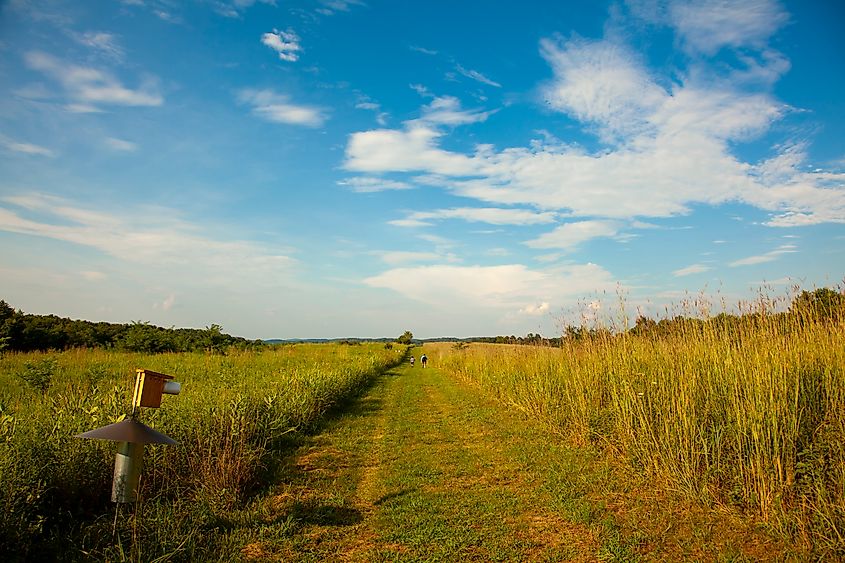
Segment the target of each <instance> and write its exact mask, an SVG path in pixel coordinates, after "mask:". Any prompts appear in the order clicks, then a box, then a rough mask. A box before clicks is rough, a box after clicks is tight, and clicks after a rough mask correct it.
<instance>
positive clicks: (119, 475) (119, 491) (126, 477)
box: [111, 442, 144, 502]
mask: <svg viewBox="0 0 845 563" xmlns="http://www.w3.org/2000/svg"><path fill="white" fill-rule="evenodd" d="M143 461H144V444H136V443H133V442H120V444H119V446H118V448H117V454H116V455H115V456H114V479H113V480H112V488H111V500H112V502H135V500H136V499H137V498H138V483H139V481H140V478H141V465H142V464H143Z"/></svg>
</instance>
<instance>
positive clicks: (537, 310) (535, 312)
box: [519, 301, 550, 316]
mask: <svg viewBox="0 0 845 563" xmlns="http://www.w3.org/2000/svg"><path fill="white" fill-rule="evenodd" d="M549 308H550V307H549V304H548V303H547V302H545V301H544V302H543V303H540V304H538V305H527V306H525V307H523V308H522V309H520V310H519V312H520V313H522V314H523V315H531V316H540V315H544V314H546V313H548V312H549Z"/></svg>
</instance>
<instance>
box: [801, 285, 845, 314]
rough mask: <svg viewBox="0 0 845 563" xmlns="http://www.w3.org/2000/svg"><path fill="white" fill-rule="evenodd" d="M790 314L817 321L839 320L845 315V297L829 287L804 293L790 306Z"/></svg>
mask: <svg viewBox="0 0 845 563" xmlns="http://www.w3.org/2000/svg"><path fill="white" fill-rule="evenodd" d="M789 312H790V313H795V314H800V315H810V316H812V317H815V318H817V319H833V318H839V317H842V316H843V314H845V295H842V294H841V293H839V292H838V291H835V290H833V289H830V288H829V287H820V288H819V289H817V290H815V291H802V292H801V294H800V295H798V297H796V298H795V300H794V301H793V302H792V305H790V307H789Z"/></svg>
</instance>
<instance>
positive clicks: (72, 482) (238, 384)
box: [0, 344, 406, 561]
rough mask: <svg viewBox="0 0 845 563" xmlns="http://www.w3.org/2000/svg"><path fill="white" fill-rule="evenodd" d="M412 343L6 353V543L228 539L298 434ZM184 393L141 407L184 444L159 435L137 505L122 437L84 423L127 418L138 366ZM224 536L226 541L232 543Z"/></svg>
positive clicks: (179, 547)
mask: <svg viewBox="0 0 845 563" xmlns="http://www.w3.org/2000/svg"><path fill="white" fill-rule="evenodd" d="M405 350H406V348H405V347H404V346H397V347H395V348H387V347H385V345H384V344H363V345H341V344H331V345H306V344H302V345H291V346H282V347H267V348H266V349H264V350H258V351H235V350H231V351H230V352H229V353H228V354H226V355H223V354H209V353H167V354H155V355H145V354H133V353H127V352H115V351H106V350H84V349H78V350H69V351H65V352H53V353H41V352H31V353H15V352H6V353H4V354H3V355H2V357H0V554H2V559H3V560H4V561H10V560H56V559H61V560H81V559H88V558H94V559H97V560H114V561H121V560H135V561H141V560H143V561H151V560H155V559H156V558H158V557H163V558H165V559H166V558H168V557H169V556H170V555H172V554H175V553H180V554H181V555H180V557H179V558H180V559H182V560H185V559H202V560H207V559H211V558H214V559H216V558H217V557H219V556H220V553H222V552H225V545H221V542H223V544H225V542H226V541H227V539H226V534H225V533H223V534H207V533H205V532H207V530H208V529H211V528H214V529H223V530H225V529H226V528H227V522H230V520H231V519H232V518H233V517H235V516H233V515H237V513H238V510H239V509H240V508H242V507H243V506H244V503H245V501H246V500H247V499H248V498H249V497H250V496H251V495H253V494H255V493H257V492H259V491H260V490H261V489H262V487H263V486H265V485H266V484H268V483H269V482H271V481H272V480H273V471H274V464H276V463H277V462H278V457H279V455H280V452H282V453H283V452H284V451H285V448H286V447H288V446H287V442H288V441H290V440H292V439H295V437H296V436H297V435H301V434H302V433H303V432H306V431H308V430H309V429H310V428H311V427H313V426H314V425H315V424H317V423H318V422H319V421H320V420H321V419H322V418H323V417H324V416H325V415H326V414H327V413H328V412H329V411H330V410H331V409H333V408H335V407H337V406H338V405H339V404H341V403H343V402H344V401H345V400H346V399H347V398H349V397H350V396H354V395H355V394H357V393H358V392H360V391H361V390H362V389H363V388H365V387H366V386H367V385H368V384H369V382H370V381H371V380H372V378H373V377H374V376H376V375H378V374H380V373H382V372H384V371H385V370H386V369H388V368H389V367H391V366H393V365H395V364H396V363H397V362H399V361H401V359H402V357H403V356H404V354H405ZM136 368H145V369H150V370H154V371H158V372H162V373H166V374H169V375H172V376H174V377H175V379H176V380H177V381H179V382H181V383H182V384H183V390H182V393H181V394H180V395H178V396H165V398H164V400H163V404H162V407H161V408H160V409H142V412H141V414H140V420H141V421H143V422H144V423H146V424H148V425H150V426H152V427H154V428H155V429H157V430H159V431H161V432H163V433H165V434H167V435H169V436H170V437H172V438H173V439H175V440H176V441H177V442H178V445H176V446H147V448H146V453H145V458H144V469H143V475H142V480H141V493H140V501H139V502H138V503H137V505H130V506H126V507H119V508H118V509H116V508H115V505H113V504H112V503H111V501H110V493H111V480H112V471H113V464H114V454H115V451H116V444H115V443H114V442H103V441H91V440H82V439H78V438H74V435H76V434H78V433H80V432H84V431H87V430H91V429H94V428H98V427H100V426H105V425H107V424H110V423H113V422H116V421H118V420H120V419H122V418H123V417H124V416H125V415H126V414H127V412H128V410H129V405H130V403H131V397H132V391H133V386H134V378H135V369H136ZM221 550H223V551H222V552H221Z"/></svg>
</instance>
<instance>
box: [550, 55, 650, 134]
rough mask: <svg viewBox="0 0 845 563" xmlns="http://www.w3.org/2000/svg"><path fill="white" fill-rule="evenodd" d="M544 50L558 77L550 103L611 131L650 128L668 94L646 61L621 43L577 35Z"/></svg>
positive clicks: (556, 77) (627, 131)
mask: <svg viewBox="0 0 845 563" xmlns="http://www.w3.org/2000/svg"><path fill="white" fill-rule="evenodd" d="M540 53H541V54H542V56H543V58H545V59H546V61H548V63H549V64H550V65H551V66H552V69H553V70H554V73H555V79H554V80H553V81H552V82H550V83H549V84H547V85H546V87H545V89H544V94H545V98H546V101H547V102H548V103H549V104H550V105H551V106H552V107H553V108H555V109H557V110H559V111H563V112H566V113H569V114H572V115H573V116H574V117H576V118H578V119H580V120H581V121H586V122H594V123H598V124H600V126H601V127H602V128H604V129H606V130H608V132H609V133H614V134H618V133H623V132H624V133H633V132H638V131H640V130H642V129H643V128H645V127H646V126H647V117H648V115H649V114H650V113H652V112H654V111H655V110H656V109H657V108H659V106H660V105H661V103H662V102H663V101H664V100H665V98H666V93H665V91H664V90H663V89H662V88H660V87H659V86H658V85H657V84H655V83H654V81H653V80H652V79H651V78H650V77H649V75H648V73H647V72H646V70H645V68H644V66H643V64H642V62H641V61H640V60H639V59H638V58H637V57H636V56H635V55H634V54H633V53H632V52H630V51H629V50H627V49H626V48H624V47H622V46H620V45H617V44H615V43H611V42H606V41H599V42H590V41H585V40H579V39H573V40H570V41H568V42H565V43H562V44H561V43H559V42H558V41H553V40H549V39H544V40H542V41H541V42H540Z"/></svg>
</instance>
